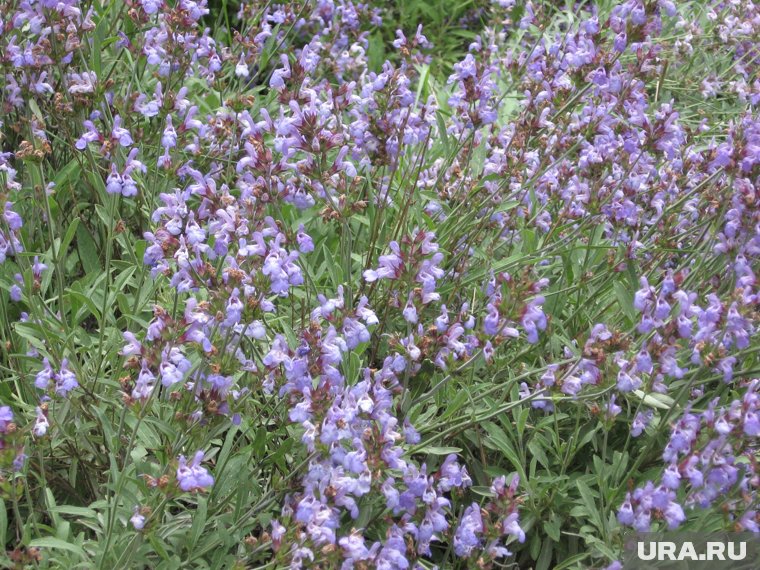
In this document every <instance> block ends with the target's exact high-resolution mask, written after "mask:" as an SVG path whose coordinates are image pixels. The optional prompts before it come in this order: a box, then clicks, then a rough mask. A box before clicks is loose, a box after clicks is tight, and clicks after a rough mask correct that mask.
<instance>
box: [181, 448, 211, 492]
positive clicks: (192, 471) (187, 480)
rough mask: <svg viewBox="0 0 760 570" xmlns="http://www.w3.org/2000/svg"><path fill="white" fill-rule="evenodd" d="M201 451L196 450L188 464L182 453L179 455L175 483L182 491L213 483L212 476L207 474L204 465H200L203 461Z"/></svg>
mask: <svg viewBox="0 0 760 570" xmlns="http://www.w3.org/2000/svg"><path fill="white" fill-rule="evenodd" d="M203 456H204V453H203V451H198V452H197V453H196V454H195V456H194V457H193V460H192V462H191V463H190V465H188V464H187V460H186V459H185V456H184V455H180V456H179V466H178V467H177V483H178V484H179V488H180V489H182V490H183V491H200V490H203V489H205V488H207V487H211V486H212V485H213V484H214V478H213V477H212V476H211V475H210V474H209V472H208V471H207V470H206V468H205V467H203V466H202V465H201V461H203Z"/></svg>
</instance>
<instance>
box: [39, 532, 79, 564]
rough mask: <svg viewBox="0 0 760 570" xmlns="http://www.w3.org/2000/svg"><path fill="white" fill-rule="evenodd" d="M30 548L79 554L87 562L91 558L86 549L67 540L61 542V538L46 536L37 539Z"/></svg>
mask: <svg viewBox="0 0 760 570" xmlns="http://www.w3.org/2000/svg"><path fill="white" fill-rule="evenodd" d="M29 546H31V547H35V548H57V549H60V550H67V551H68V552H73V553H74V554H77V555H78V556H79V557H80V558H82V559H83V560H87V561H89V560H90V557H89V556H87V553H86V552H85V551H84V549H83V548H82V547H81V546H79V545H78V544H72V543H70V542H67V541H65V540H61V539H60V538H56V537H54V536H45V537H42V538H35V539H34V540H33V541H31V542H30V543H29Z"/></svg>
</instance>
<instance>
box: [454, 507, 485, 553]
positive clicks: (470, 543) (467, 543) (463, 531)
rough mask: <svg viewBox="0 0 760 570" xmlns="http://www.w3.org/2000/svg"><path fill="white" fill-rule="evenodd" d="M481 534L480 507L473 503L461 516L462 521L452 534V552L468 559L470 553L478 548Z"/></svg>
mask: <svg viewBox="0 0 760 570" xmlns="http://www.w3.org/2000/svg"><path fill="white" fill-rule="evenodd" d="M482 532H483V519H482V517H481V516H480V507H479V506H478V505H477V503H473V504H472V505H470V506H469V507H467V508H466V509H465V511H464V514H463V515H462V521H461V522H460V523H459V527H458V528H457V530H456V533H455V534H454V552H455V553H456V555H457V556H460V557H462V558H467V557H469V556H470V555H471V554H472V552H473V551H474V550H475V549H476V548H479V547H480V543H481V540H480V537H479V534H480V533H482Z"/></svg>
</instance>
